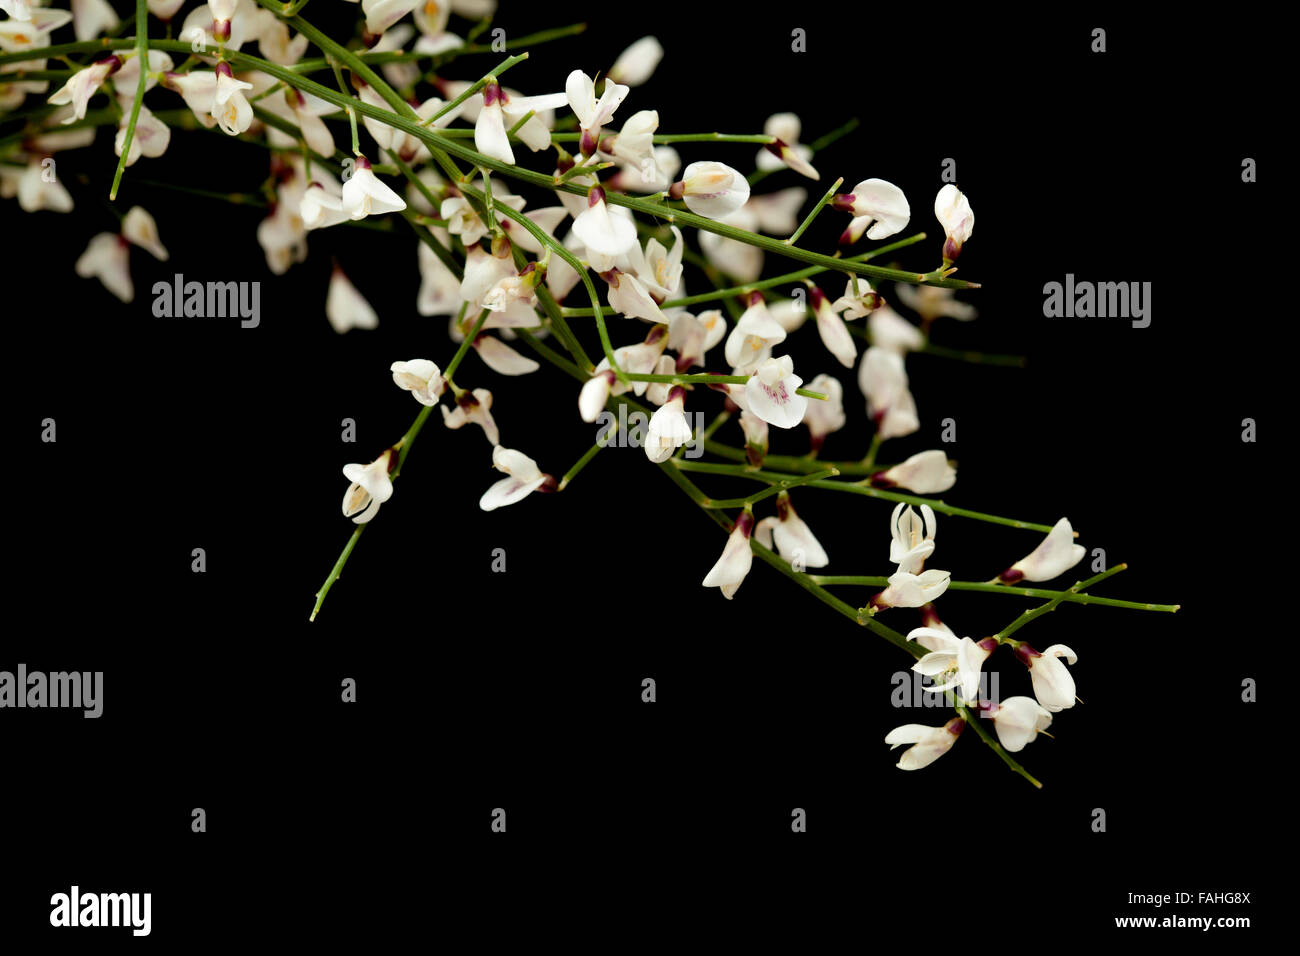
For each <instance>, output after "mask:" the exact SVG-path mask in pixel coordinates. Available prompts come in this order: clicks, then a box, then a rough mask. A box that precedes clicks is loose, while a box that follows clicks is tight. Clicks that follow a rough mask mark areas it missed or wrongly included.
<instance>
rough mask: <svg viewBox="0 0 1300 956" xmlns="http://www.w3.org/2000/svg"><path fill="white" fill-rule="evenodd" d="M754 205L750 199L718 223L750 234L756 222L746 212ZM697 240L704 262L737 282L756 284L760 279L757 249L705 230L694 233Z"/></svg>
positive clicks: (760, 272)
mask: <svg viewBox="0 0 1300 956" xmlns="http://www.w3.org/2000/svg"><path fill="white" fill-rule="evenodd" d="M753 202H754V201H753V200H752V199H751V200H750V201H749V202H748V203H746V204H745V205H744V207H742V208H741V209H738V210H736V211H735V212H734V213H732V214H731V215H730V216H725V217H723V218H722V219H719V220H718V221H719V222H721V223H724V224H725V225H728V226H735V227H736V228H737V229H745V230H747V231H750V232H753V231H755V230H757V228H758V220H757V218H756V217H755V216H754V215H753V213H751V212H750V211H749V207H750V206H751V205H753ZM696 237H697V239H698V240H699V243H700V251H702V252H703V253H704V256H705V258H706V259H708V260H709V262H710V263H711V264H712V265H714V266H716V267H717V268H718V269H719V270H721V271H722V272H725V273H726V274H727V275H729V276H731V277H732V278H733V279H735V280H736V281H737V282H740V283H746V282H755V281H757V280H758V277H759V276H760V275H762V273H763V259H764V255H763V250H762V249H760V248H758V246H751V245H750V244H749V243H747V242H741V241H740V240H738V239H731V238H728V237H727V236H720V235H718V234H717V233H716V232H708V231H707V230H704V229H701V230H700V231H699V232H698V233H696Z"/></svg>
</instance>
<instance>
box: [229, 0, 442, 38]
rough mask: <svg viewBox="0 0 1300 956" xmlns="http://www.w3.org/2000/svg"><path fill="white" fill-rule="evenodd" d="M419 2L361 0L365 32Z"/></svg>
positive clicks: (382, 27) (381, 26)
mask: <svg viewBox="0 0 1300 956" xmlns="http://www.w3.org/2000/svg"><path fill="white" fill-rule="evenodd" d="M210 2H212V0H209V3H210ZM419 3H420V0H361V9H362V10H363V11H365V14H366V32H367V33H368V34H370V35H371V36H373V37H377V36H379V35H380V34H381V33H383V32H384V31H385V30H387V29H388V28H389V27H391V26H392V25H393V24H394V23H396V22H397V21H398V20H400V19H402V17H404V16H406V15H407V14H408V13H410V12H411V11H412V10H414V9H415V8H416V7H417V6H418V5H419Z"/></svg>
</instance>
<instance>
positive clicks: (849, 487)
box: [704, 445, 1052, 534]
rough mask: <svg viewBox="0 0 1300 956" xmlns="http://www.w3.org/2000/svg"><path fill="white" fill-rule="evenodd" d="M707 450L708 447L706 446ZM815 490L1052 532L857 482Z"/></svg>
mask: <svg viewBox="0 0 1300 956" xmlns="http://www.w3.org/2000/svg"><path fill="white" fill-rule="evenodd" d="M704 447H705V449H706V450H708V449H709V446H708V445H705V446H704ZM812 487H814V488H829V489H831V490H832V491H844V492H848V493H849V494H853V495H863V496H864V497H867V498H881V499H883V500H885V501H894V502H903V503H904V504H909V505H929V506H930V507H931V508H933V509H934V510H935V511H937V512H939V513H940V514H945V515H955V516H958V517H962V518H974V519H975V520H976V521H987V522H989V523H990V524H1000V525H1006V526H1007V527H1009V528H1027V529H1029V530H1030V531H1041V532H1043V533H1044V534H1046V533H1047V532H1049V531H1051V530H1052V528H1051V526H1050V525H1045V524H1035V523H1033V522H1032V521H1018V520H1017V519H1015V518H1003V517H1001V516H999V515H991V514H986V513H985V512H983V511H971V510H970V509H968V508H957V507H954V506H953V505H950V504H947V503H946V502H943V501H939V500H938V499H935V498H922V497H920V496H918V495H904V494H899V493H898V492H895V491H885V490H884V489H883V488H871V487H869V486H867V485H862V484H858V483H857V482H847V481H817V482H814V483H813V484H812Z"/></svg>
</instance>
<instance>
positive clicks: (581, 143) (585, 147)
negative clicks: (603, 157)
mask: <svg viewBox="0 0 1300 956" xmlns="http://www.w3.org/2000/svg"><path fill="white" fill-rule="evenodd" d="M598 145H599V144H598V143H597V142H596V137H595V136H594V135H592V132H591V130H587V129H584V130H583V131H582V138H581V139H579V140H578V150H579V151H580V152H581V153H582V155H583V156H591V155H593V154H594V153H595V152H596V148H597V146H598Z"/></svg>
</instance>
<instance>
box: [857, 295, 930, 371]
mask: <svg viewBox="0 0 1300 956" xmlns="http://www.w3.org/2000/svg"><path fill="white" fill-rule="evenodd" d="M909 288H910V287H909ZM867 334H869V335H870V336H871V344H872V345H875V346H879V347H880V348H882V349H887V350H889V351H890V352H896V353H897V354H899V355H906V354H907V353H908V352H915V351H916V350H917V349H920V348H922V347H923V346H924V345H925V335H924V334H922V332H921V330H920V329H918V328H917V327H916V326H915V325H913V324H912V323H911V322H909V321H907V319H905V318H903V317H902V316H901V315H899V314H898V313H897V312H895V311H894V310H893V309H891V308H890V307H889V306H888V305H882V306H881V307H880V308H878V309H876V311H874V312H872V313H871V315H870V316H869V317H868V318H867Z"/></svg>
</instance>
